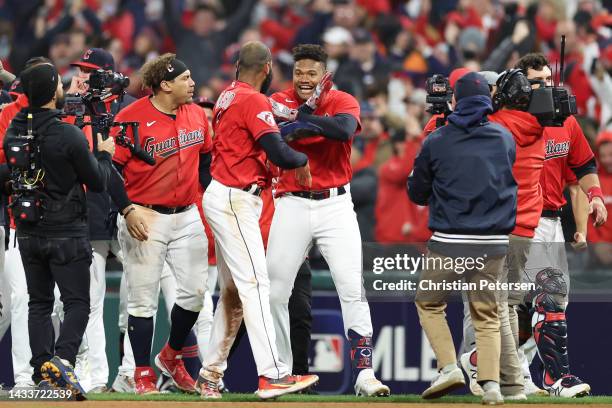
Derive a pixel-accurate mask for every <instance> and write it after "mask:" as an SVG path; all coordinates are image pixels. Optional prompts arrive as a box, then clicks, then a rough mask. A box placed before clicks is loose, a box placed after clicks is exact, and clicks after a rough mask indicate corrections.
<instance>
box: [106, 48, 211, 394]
mask: <svg viewBox="0 0 612 408" xmlns="http://www.w3.org/2000/svg"><path fill="white" fill-rule="evenodd" d="M141 72H142V76H143V83H144V84H145V86H147V87H149V88H151V89H152V91H153V95H152V96H150V97H149V96H147V97H143V98H141V99H139V100H137V101H136V102H134V103H132V104H131V105H130V106H128V107H127V108H125V109H123V110H122V111H121V112H120V113H119V114H118V115H117V116H116V118H115V120H116V121H118V122H120V121H127V122H132V121H135V122H138V123H139V124H140V126H139V132H140V143H141V147H142V149H144V150H145V151H146V152H147V153H149V154H150V155H151V156H153V157H154V158H155V160H156V163H155V165H154V166H150V165H148V164H146V163H144V162H143V161H141V160H139V159H138V158H136V157H135V156H133V155H132V153H131V151H130V150H128V149H127V148H118V149H117V151H116V153H115V156H114V161H115V163H117V165H119V166H120V168H121V170H122V173H123V176H124V178H125V190H124V191H121V190H122V189H121V187H122V186H113V187H112V188H111V189H112V190H114V191H111V195H112V196H113V199H114V200H115V202H117V203H120V205H119V208H120V209H121V214H122V217H120V218H119V220H118V222H117V223H118V229H119V231H118V239H119V243H120V245H121V250H122V252H123V254H124V255H123V256H124V260H125V262H124V265H125V274H126V278H127V288H128V306H127V308H128V314H129V317H128V335H129V338H130V343H131V345H132V350H133V353H134V360H135V363H136V369H135V372H134V381H135V386H136V392H137V393H139V394H145V393H152V392H157V390H156V387H155V380H156V376H155V373H154V371H153V369H152V368H151V367H150V352H151V341H152V338H153V314H154V313H155V311H156V310H157V299H158V294H159V281H160V276H161V274H162V269H163V267H164V262H167V263H168V265H169V266H170V269H171V270H172V272H173V274H174V275H175V277H176V285H177V294H176V303H175V304H174V306H173V308H172V313H171V316H170V317H171V328H170V337H169V339H168V342H167V344H166V345H165V346H164V348H163V349H162V350H161V352H160V353H159V354H158V355H157V356H156V357H155V364H156V366H157V367H158V368H159V369H160V370H161V371H162V372H163V373H164V374H165V375H167V376H169V377H171V378H172V379H173V380H174V382H175V385H176V386H177V387H178V388H179V389H181V390H183V391H186V392H195V381H194V380H193V379H192V378H191V377H190V376H189V373H188V372H187V371H186V369H185V365H184V363H183V361H182V359H181V358H182V355H181V349H182V347H183V345H184V342H185V338H186V337H187V335H188V334H189V332H190V330H191V329H192V327H193V325H194V323H195V322H196V320H197V318H198V315H199V312H200V310H201V309H202V306H203V301H204V293H205V291H206V278H207V268H208V260H207V245H208V243H207V240H206V234H205V233H204V226H203V224H202V221H201V220H200V215H199V213H198V210H197V207H196V205H195V202H196V200H197V199H198V182H200V183H201V184H202V185H203V186H204V187H205V186H206V184H207V183H208V182H209V174H208V163H209V160H210V150H211V147H212V146H211V139H210V136H209V134H208V123H207V120H206V116H205V114H204V111H203V110H202V109H201V108H200V107H198V106H197V105H195V104H191V103H190V102H191V98H192V96H193V90H194V82H193V80H192V79H191V73H190V71H189V69H188V68H187V66H185V64H184V63H183V62H182V61H180V60H178V59H176V57H175V56H174V54H165V55H162V56H161V57H158V58H156V59H155V60H152V61H149V62H148V63H146V64H145V65H144V66H143V67H142V70H141ZM128 136H129V137H131V138H132V140H133V135H132V134H131V131H130V133H129V134H128ZM198 179H199V180H198ZM126 192H127V197H125V193H126ZM121 193H123V197H121V195H122V194H121Z"/></svg>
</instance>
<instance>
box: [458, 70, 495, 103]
mask: <svg viewBox="0 0 612 408" xmlns="http://www.w3.org/2000/svg"><path fill="white" fill-rule="evenodd" d="M490 92H491V91H490V90H489V84H488V83H487V80H486V78H485V77H484V76H482V75H480V74H479V73H478V72H469V73H467V74H465V75H463V76H462V77H461V78H459V79H458V80H457V83H456V84H455V99H456V100H457V101H459V100H460V99H462V98H467V97H469V96H476V95H482V96H488V97H490V96H491V93H490Z"/></svg>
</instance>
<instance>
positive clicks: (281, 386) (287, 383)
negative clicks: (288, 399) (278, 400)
mask: <svg viewBox="0 0 612 408" xmlns="http://www.w3.org/2000/svg"><path fill="white" fill-rule="evenodd" d="M318 381H319V376H317V375H286V376H284V377H283V378H279V379H278V380H277V379H273V378H267V377H263V376H261V377H259V389H258V390H257V391H255V394H257V396H258V397H259V398H261V399H268V398H275V397H279V396H281V395H285V394H291V393H294V392H298V391H301V390H303V389H306V388H308V387H310V386H312V385H314V384H316V383H317V382H318Z"/></svg>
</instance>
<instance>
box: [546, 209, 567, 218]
mask: <svg viewBox="0 0 612 408" xmlns="http://www.w3.org/2000/svg"><path fill="white" fill-rule="evenodd" d="M562 212H563V211H561V210H542V217H544V218H559V217H561V213H562Z"/></svg>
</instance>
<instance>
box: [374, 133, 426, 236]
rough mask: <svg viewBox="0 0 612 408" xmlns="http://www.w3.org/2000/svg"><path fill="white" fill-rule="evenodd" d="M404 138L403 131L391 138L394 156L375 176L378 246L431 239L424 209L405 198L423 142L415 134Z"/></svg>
mask: <svg viewBox="0 0 612 408" xmlns="http://www.w3.org/2000/svg"><path fill="white" fill-rule="evenodd" d="M406 136H407V135H406V133H405V132H404V131H395V133H394V134H393V136H392V137H391V145H392V151H393V156H391V158H390V159H389V160H388V161H387V162H385V163H384V164H383V165H382V166H381V167H380V169H379V172H378V198H377V202H376V230H375V231H376V241H377V242H381V243H399V242H427V240H429V238H430V236H431V232H430V231H429V228H428V227H427V221H428V214H427V207H423V206H418V205H416V204H414V203H412V202H411V201H410V200H409V199H408V195H407V194H406V182H407V181H408V176H409V175H410V172H412V167H413V164H414V158H415V157H416V155H417V154H418V152H419V150H420V149H421V143H422V140H421V139H420V138H419V137H418V133H417V137H412V136H408V138H406Z"/></svg>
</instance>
